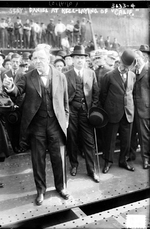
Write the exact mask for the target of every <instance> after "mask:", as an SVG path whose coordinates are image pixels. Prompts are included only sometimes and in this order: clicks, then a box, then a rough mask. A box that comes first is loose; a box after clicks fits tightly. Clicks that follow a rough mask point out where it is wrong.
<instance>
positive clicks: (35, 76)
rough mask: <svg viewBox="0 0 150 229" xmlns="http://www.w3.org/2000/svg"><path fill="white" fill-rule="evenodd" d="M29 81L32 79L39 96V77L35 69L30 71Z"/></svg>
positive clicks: (40, 91)
mask: <svg viewBox="0 0 150 229" xmlns="http://www.w3.org/2000/svg"><path fill="white" fill-rule="evenodd" d="M31 81H32V83H33V85H34V87H35V89H36V90H37V92H38V94H39V95H40V97H42V90H41V85H40V78H39V74H38V72H37V70H35V71H33V72H32V75H31Z"/></svg>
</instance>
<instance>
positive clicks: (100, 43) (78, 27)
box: [0, 16, 119, 51]
mask: <svg viewBox="0 0 150 229" xmlns="http://www.w3.org/2000/svg"><path fill="white" fill-rule="evenodd" d="M89 23H90V22H89V20H87V19H86V18H82V19H81V20H77V21H76V22H74V21H72V20H71V22H69V23H68V24H64V23H63V22H62V20H61V18H59V19H58V21H54V19H53V18H51V19H50V21H49V23H48V24H45V23H43V22H36V21H34V20H33V19H31V20H30V19H26V21H25V22H22V19H21V17H19V16H17V18H16V21H15V22H13V21H12V19H11V17H7V18H1V22H0V47H1V48H16V49H18V48H21V49H22V48H24V49H29V48H31V49H34V48H35V47H36V46H37V45H38V44H40V43H46V44H49V45H50V46H51V47H52V48H63V49H65V50H68V49H69V48H70V47H74V46H75V45H77V44H82V45H86V46H87V47H89V46H92V45H93V42H91V41H87V37H86V33H87V25H88V24H89ZM95 40H96V44H97V47H98V48H102V49H104V48H105V49H108V50H110V49H112V50H115V51H118V49H119V44H118V41H117V38H114V40H113V41H111V40H110V37H109V36H108V37H107V38H106V40H105V39H104V37H103V36H102V35H98V34H95Z"/></svg>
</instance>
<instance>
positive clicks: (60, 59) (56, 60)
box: [54, 58, 66, 66]
mask: <svg viewBox="0 0 150 229" xmlns="http://www.w3.org/2000/svg"><path fill="white" fill-rule="evenodd" d="M59 61H61V62H63V64H64V66H65V65H66V63H65V61H64V60H63V59H62V58H56V59H55V61H54V64H56V63H57V62H59Z"/></svg>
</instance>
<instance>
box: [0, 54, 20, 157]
mask: <svg viewBox="0 0 150 229" xmlns="http://www.w3.org/2000/svg"><path fill="white" fill-rule="evenodd" d="M20 63H21V56H20V55H19V54H18V53H14V54H13V55H12V57H11V69H10V70H7V71H5V72H3V74H2V81H3V80H4V78H5V77H9V78H10V79H11V78H12V79H13V81H14V82H16V81H17V80H18V79H19V78H20V77H21V76H22V73H21V72H20V71H19V65H20ZM23 97H24V96H23V95H22V96H20V97H18V98H15V96H11V99H12V101H13V102H14V104H15V105H17V108H16V111H15V112H14V115H17V116H18V118H17V120H16V121H14V122H12V121H10V119H9V118H8V119H7V122H8V123H7V124H8V125H7V127H8V132H9V135H10V139H11V144H12V147H13V150H14V152H15V153H21V150H20V147H19V137H20V118H21V105H22V102H23ZM11 114H12V113H11ZM8 117H9V116H8ZM11 117H12V116H11ZM14 117H15V116H14Z"/></svg>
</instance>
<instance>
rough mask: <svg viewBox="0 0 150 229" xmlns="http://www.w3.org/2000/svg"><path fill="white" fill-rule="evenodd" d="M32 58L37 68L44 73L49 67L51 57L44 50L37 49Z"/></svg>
mask: <svg viewBox="0 0 150 229" xmlns="http://www.w3.org/2000/svg"><path fill="white" fill-rule="evenodd" d="M32 60H33V64H34V66H35V68H36V69H37V70H39V71H40V72H43V73H44V72H45V70H46V69H47V68H48V66H49V62H50V58H49V56H48V55H47V54H46V52H45V51H44V50H39V51H35V52H34V53H33V57H32Z"/></svg>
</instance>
